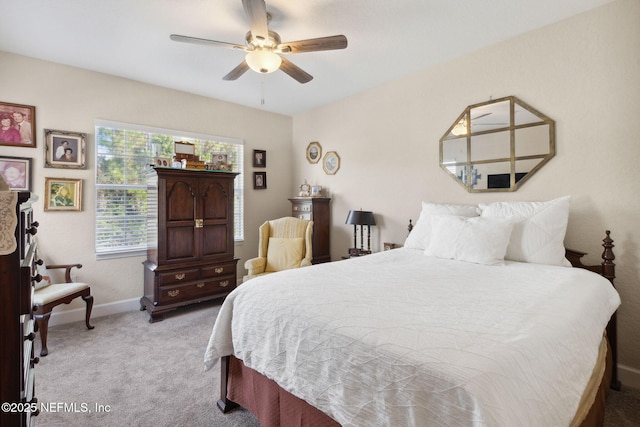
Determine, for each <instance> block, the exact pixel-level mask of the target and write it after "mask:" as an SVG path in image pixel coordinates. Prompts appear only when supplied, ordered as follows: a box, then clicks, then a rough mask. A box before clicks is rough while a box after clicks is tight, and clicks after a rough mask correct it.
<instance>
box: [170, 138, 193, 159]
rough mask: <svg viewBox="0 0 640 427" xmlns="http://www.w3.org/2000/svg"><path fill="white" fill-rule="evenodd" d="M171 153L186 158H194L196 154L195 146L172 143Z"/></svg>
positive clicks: (178, 142)
mask: <svg viewBox="0 0 640 427" xmlns="http://www.w3.org/2000/svg"><path fill="white" fill-rule="evenodd" d="M173 152H174V153H175V154H184V155H187V156H194V155H195V154H196V146H195V144H192V143H190V142H183V141H174V142H173Z"/></svg>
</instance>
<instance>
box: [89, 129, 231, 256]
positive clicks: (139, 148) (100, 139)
mask: <svg viewBox="0 0 640 427" xmlns="http://www.w3.org/2000/svg"><path fill="white" fill-rule="evenodd" d="M95 127H96V133H95V135H96V221H95V224H96V254H97V257H98V259H100V258H112V257H117V256H135V255H143V254H144V253H146V248H147V185H146V172H147V170H148V165H149V164H151V163H152V157H153V155H152V153H157V154H156V155H157V156H158V157H168V158H171V157H173V151H174V144H173V143H174V141H184V142H190V143H192V144H195V146H196V154H197V155H199V156H200V159H201V160H204V161H209V160H210V159H211V155H212V153H227V154H228V162H229V163H231V164H233V165H234V169H233V170H234V171H236V172H242V171H243V167H244V165H243V159H244V145H243V141H242V140H240V139H234V138H226V137H218V136H211V135H200V134H194V133H189V132H181V131H175V130H168V129H158V128H149V127H145V126H138V125H132V124H125V123H116V122H107V121H102V120H100V121H96V125H95ZM234 182H235V200H234V204H235V206H234V214H235V217H234V239H235V240H236V241H241V240H243V239H244V229H243V200H244V197H243V189H244V184H243V180H242V179H241V178H240V177H239V178H237V179H236V180H235V181H234Z"/></svg>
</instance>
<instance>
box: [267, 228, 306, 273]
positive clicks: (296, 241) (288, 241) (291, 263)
mask: <svg viewBox="0 0 640 427" xmlns="http://www.w3.org/2000/svg"><path fill="white" fill-rule="evenodd" d="M302 248H303V239H302V237H293V238H285V237H270V238H269V246H268V247H267V265H266V267H265V269H264V271H270V272H273V271H282V270H288V269H290V268H298V267H300V263H301V262H302V256H303V254H302Z"/></svg>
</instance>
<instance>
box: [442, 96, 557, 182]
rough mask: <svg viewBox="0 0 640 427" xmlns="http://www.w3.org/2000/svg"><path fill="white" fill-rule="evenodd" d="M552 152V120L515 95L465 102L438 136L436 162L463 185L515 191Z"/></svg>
mask: <svg viewBox="0 0 640 427" xmlns="http://www.w3.org/2000/svg"><path fill="white" fill-rule="evenodd" d="M554 155H555V122H554V121H553V120H551V119H550V118H549V117H547V116H546V115H544V114H542V113H541V112H539V111H537V110H536V109H534V108H532V107H531V106H529V105H527V104H526V103H524V102H522V101H521V100H519V99H518V98H516V97H514V96H508V97H505V98H500V99H496V100H491V101H487V102H482V103H479V104H474V105H469V106H468V107H467V108H466V109H465V110H464V112H463V113H462V114H461V115H460V116H459V117H458V118H457V119H456V121H455V122H453V124H452V125H451V127H450V128H449V129H448V130H447V132H446V133H445V134H444V135H443V136H442V138H440V167H442V168H443V169H444V170H445V171H446V172H447V173H448V174H449V175H451V177H453V178H454V179H455V180H456V181H457V182H458V183H459V184H461V185H462V186H464V187H465V188H466V189H467V191H469V192H472V193H479V192H491V191H516V190H517V189H518V188H519V187H520V186H521V185H522V184H524V183H525V182H526V181H527V180H528V179H529V178H531V176H532V175H533V174H534V173H535V172H536V171H538V169H540V168H541V167H542V166H543V165H544V164H545V163H547V162H548V161H549V160H550V159H551V158H552V157H553V156H554Z"/></svg>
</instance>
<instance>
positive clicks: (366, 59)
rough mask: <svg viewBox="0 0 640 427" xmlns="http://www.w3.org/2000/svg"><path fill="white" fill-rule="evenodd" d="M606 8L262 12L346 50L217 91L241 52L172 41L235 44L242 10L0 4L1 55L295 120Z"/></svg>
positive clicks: (339, 5)
mask: <svg viewBox="0 0 640 427" xmlns="http://www.w3.org/2000/svg"><path fill="white" fill-rule="evenodd" d="M610 1H612V0H384V1H383V0H303V1H292V0H266V3H267V11H268V12H270V13H271V14H272V16H273V18H272V20H271V23H270V25H269V28H270V29H271V30H274V31H276V32H278V33H279V34H280V36H281V38H282V41H283V42H285V41H294V40H301V39H307V38H316V37H323V36H330V35H336V34H344V35H345V36H346V37H347V39H348V41H349V46H348V47H347V48H346V49H345V50H336V51H323V52H311V53H301V54H297V55H289V56H287V59H289V60H290V61H292V62H293V63H294V64H296V65H298V66H299V67H301V68H302V69H304V70H305V71H307V72H308V73H310V74H311V75H313V76H314V79H313V80H312V81H311V82H309V83H307V84H300V83H298V82H296V81H295V80H293V79H292V78H291V77H289V76H288V75H286V74H284V73H283V72H281V71H276V72H275V73H272V74H268V75H259V74H257V73H255V72H253V71H251V70H249V71H247V72H246V73H245V74H244V75H243V76H242V77H240V78H239V79H238V80H236V81H223V80H222V77H223V76H224V75H225V74H227V73H228V72H229V71H230V70H231V69H233V68H234V67H235V66H236V65H238V64H239V63H240V62H241V61H242V60H243V59H244V54H243V53H242V52H241V51H237V50H232V49H223V48H217V47H211V46H203V45H191V44H185V43H178V42H174V41H171V40H169V35H170V34H172V33H176V34H182V35H188V36H193V37H200V38H207V39H213V40H219V41H224V42H230V43H238V44H243V43H244V41H245V34H246V32H247V31H248V29H249V25H248V22H247V19H246V17H245V15H244V10H243V7H242V3H241V0H53V1H52V0H3V1H2V3H3V5H2V7H1V8H0V20H1V22H2V23H1V24H0V50H3V51H7V52H13V53H18V54H21V55H25V56H30V57H34V58H39V59H44V60H48V61H54V62H58V63H62V64H67V65H72V66H75V67H80V68H84V69H88V70H93V71H99V72H103V73H107V74H112V75H116V76H121V77H126V78H129V79H133V80H138V81H142V82H146V83H151V84H155V85H159V86H164V87H168V88H173V89H178V90H182V91H186V92H190V93H194V94H200V95H203V96H207V97H212V98H217V99H221V100H225V101H230V102H235V103H238V104H242V105H246V106H250V107H254V108H259V109H264V110H267V111H272V112H276V113H281V114H286V115H294V114H296V113H299V112H303V111H306V110H309V109H312V108H315V107H318V106H321V105H324V104H327V103H330V102H332V101H335V100H338V99H341V98H344V97H347V96H349V95H352V94H354V93H357V92H360V91H362V90H365V89H367V88H370V87H373V86H376V85H379V84H381V83H384V82H386V81H390V80H394V79H397V78H399V77H402V76H405V75H408V74H411V73H414V72H416V71H419V70H422V69H425V68H427V67H430V66H433V65H435V64H438V63H442V62H444V61H447V60H450V59H452V58H455V57H457V56H460V55H463V54H465V53H468V52H471V51H474V50H477V49H480V48H482V47H485V46H488V45H491V44H494V43H497V42H499V41H501V40H506V39H509V38H511V37H513V36H515V35H518V34H521V33H524V32H527V31H530V30H533V29H536V28H539V27H542V26H544V25H548V24H551V23H553V22H557V21H559V20H562V19H565V18H568V17H570V16H573V15H576V14H578V13H581V12H584V11H586V10H589V9H592V8H594V7H597V6H600V5H603V4H605V3H609V2H610ZM1 66H2V64H0V67H1ZM17 81H18V80H16V82H17ZM262 99H264V104H262V101H261V100H262Z"/></svg>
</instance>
